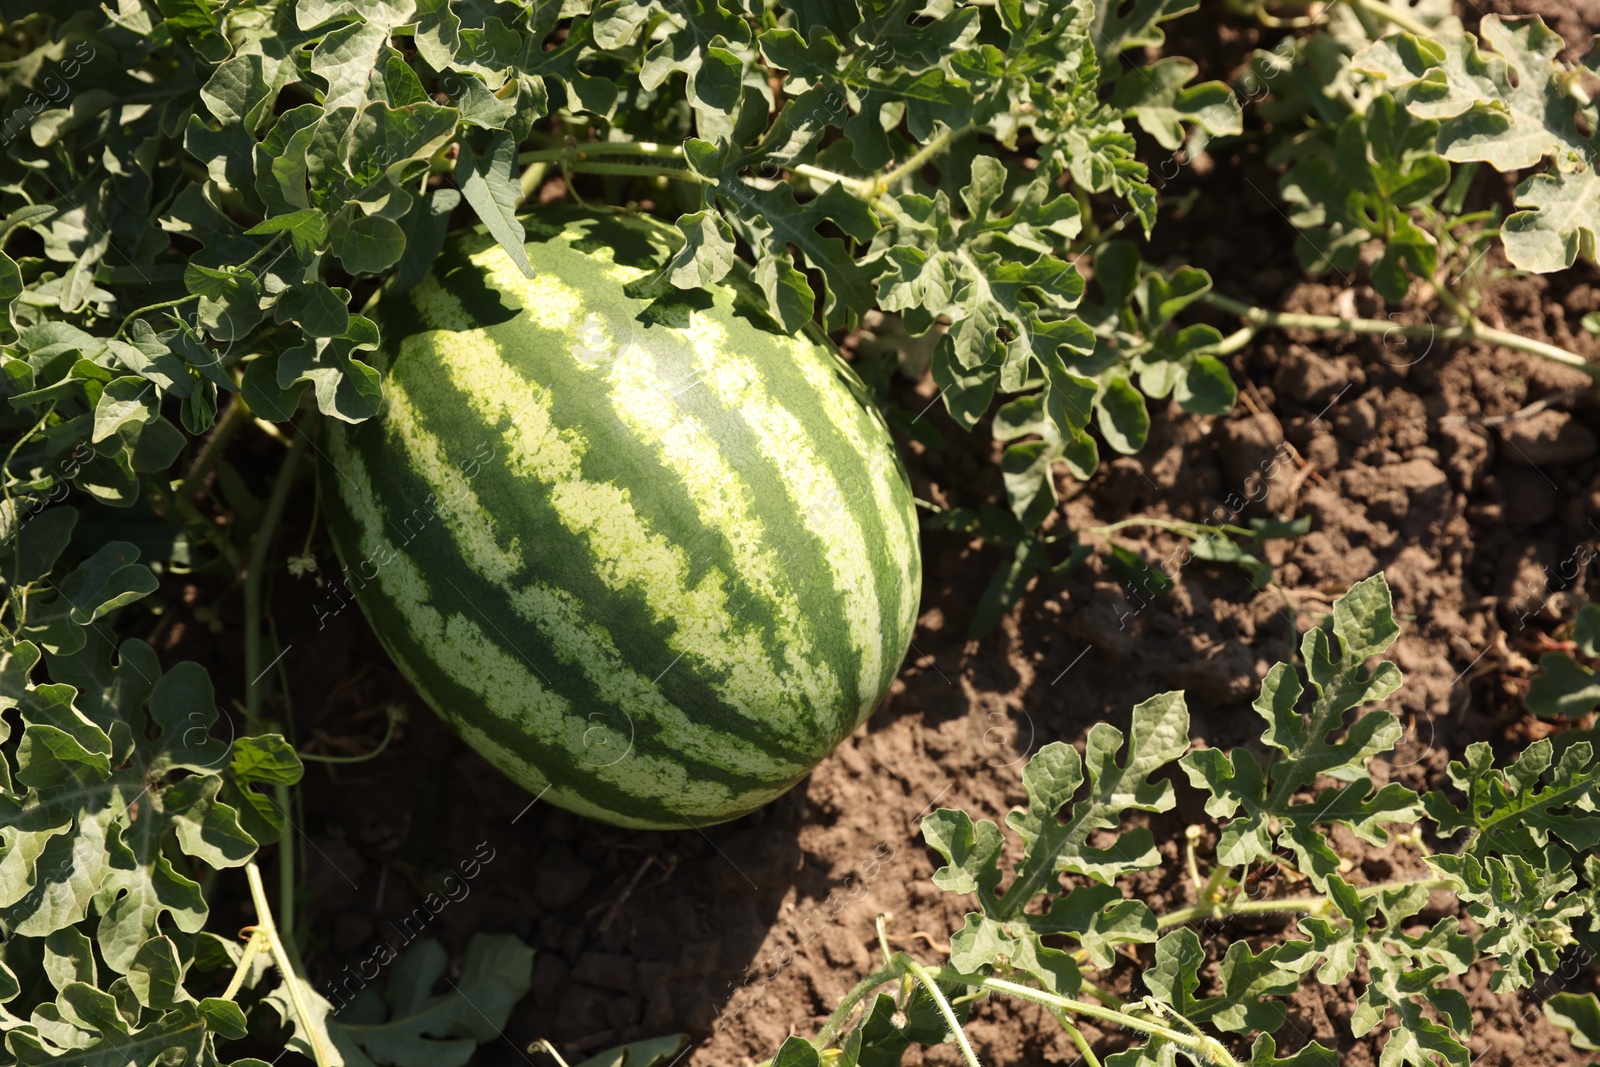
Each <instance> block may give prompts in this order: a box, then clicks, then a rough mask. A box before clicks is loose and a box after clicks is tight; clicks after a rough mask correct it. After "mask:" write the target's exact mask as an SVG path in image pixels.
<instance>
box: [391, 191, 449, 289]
mask: <svg viewBox="0 0 1600 1067" xmlns="http://www.w3.org/2000/svg"><path fill="white" fill-rule="evenodd" d="M460 204H461V194H460V193H459V192H458V191H456V190H455V189H450V188H445V187H441V188H438V189H435V190H433V191H432V192H431V193H429V194H428V196H427V198H426V199H422V200H418V202H417V204H416V206H415V207H414V208H413V209H412V213H411V215H410V216H408V219H407V225H406V226H405V227H404V228H405V230H406V250H405V254H404V255H402V256H401V257H400V262H399V263H398V264H396V265H395V269H394V275H393V277H391V278H390V280H389V291H390V292H394V293H403V292H405V291H406V290H408V289H411V288H413V287H415V286H416V285H417V283H418V282H420V281H422V279H423V277H424V276H425V275H426V274H427V273H428V269H429V268H430V267H432V266H433V261H434V260H435V259H437V258H439V253H440V252H441V251H442V250H443V249H444V238H445V232H446V231H447V229H448V228H449V225H450V213H451V212H452V211H454V210H455V209H456V208H457V207H459V206H460Z"/></svg>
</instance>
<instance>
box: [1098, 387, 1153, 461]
mask: <svg viewBox="0 0 1600 1067" xmlns="http://www.w3.org/2000/svg"><path fill="white" fill-rule="evenodd" d="M1097 413H1098V416H1099V426H1100V433H1101V434H1102V435H1103V436H1104V437H1105V439H1106V443H1107V444H1108V445H1110V446H1111V447H1112V448H1114V449H1116V450H1117V451H1118V452H1121V453H1122V454H1123V455H1125V456H1127V455H1132V454H1133V453H1135V452H1137V451H1139V450H1140V449H1141V448H1143V447H1144V442H1145V438H1146V437H1148V436H1149V434H1150V413H1149V412H1148V411H1147V410H1145V406H1144V397H1142V396H1140V395H1139V390H1137V389H1135V388H1134V387H1133V383H1131V382H1129V381H1128V379H1127V378H1125V377H1113V378H1111V379H1110V380H1109V381H1107V382H1106V383H1105V390H1104V392H1102V393H1101V395H1100V397H1099V403H1098V405H1097Z"/></svg>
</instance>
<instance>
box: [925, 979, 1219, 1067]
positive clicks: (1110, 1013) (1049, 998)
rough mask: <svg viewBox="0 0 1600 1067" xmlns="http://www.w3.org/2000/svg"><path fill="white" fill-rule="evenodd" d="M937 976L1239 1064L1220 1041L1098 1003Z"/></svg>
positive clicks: (987, 981)
mask: <svg viewBox="0 0 1600 1067" xmlns="http://www.w3.org/2000/svg"><path fill="white" fill-rule="evenodd" d="M939 973H940V975H941V976H942V977H945V978H948V979H950V980H951V981H961V982H965V983H967V984H968V985H975V986H982V987H983V988H985V989H988V990H991V991H993V992H995V993H1003V994H1005V995H1006V996H1012V997H1016V998H1018V999H1019V1000H1027V1001H1032V1002H1033V1003H1035V1004H1042V1005H1044V1006H1045V1007H1046V1008H1050V1009H1053V1010H1060V1011H1068V1012H1072V1013H1074V1014H1077V1015H1087V1016H1088V1017H1089V1018H1091V1019H1100V1020H1101V1021H1103V1022H1108V1023H1115V1024H1117V1025H1118V1026H1125V1027H1128V1028H1129V1029H1133V1030H1140V1031H1143V1032H1144V1033H1147V1034H1150V1035H1152V1036H1155V1037H1160V1038H1164V1039H1166V1040H1167V1041H1171V1042H1172V1043H1173V1044H1174V1045H1181V1046H1183V1047H1184V1048H1187V1049H1191V1050H1193V1051H1194V1052H1196V1053H1198V1054H1199V1055H1200V1056H1201V1057H1202V1058H1203V1059H1207V1060H1209V1061H1211V1062H1213V1063H1218V1064H1221V1065H1222V1067H1240V1064H1239V1061H1238V1060H1236V1059H1234V1058H1233V1056H1232V1054H1230V1053H1229V1052H1228V1050H1227V1049H1226V1048H1224V1047H1223V1046H1222V1044H1221V1043H1220V1042H1218V1041H1216V1040H1215V1039H1213V1038H1209V1037H1201V1036H1196V1035H1194V1034H1186V1033H1184V1032H1182V1031H1181V1030H1174V1029H1172V1028H1171V1027H1170V1026H1163V1025H1161V1024H1160V1023H1158V1022H1152V1021H1151V1020H1149V1019H1141V1018H1139V1017H1138V1016H1137V1015H1129V1014H1128V1013H1126V1012H1121V1011H1114V1010H1112V1009H1111V1008H1103V1007H1101V1006H1100V1005H1098V1004H1090V1003H1088V1002H1086V1001H1082V1000H1073V999H1072V998H1071V997H1063V996H1058V995H1057V994H1055V993H1047V992H1046V991H1044V990H1043V989H1034V988H1033V987H1032V986H1025V985H1019V984H1018V983H1016V982H1008V981H1006V980H1005V979H1004V978H985V977H983V976H981V975H973V974H966V975H964V974H959V973H957V972H954V971H949V970H948V968H947V969H946V970H942V971H940V972H939Z"/></svg>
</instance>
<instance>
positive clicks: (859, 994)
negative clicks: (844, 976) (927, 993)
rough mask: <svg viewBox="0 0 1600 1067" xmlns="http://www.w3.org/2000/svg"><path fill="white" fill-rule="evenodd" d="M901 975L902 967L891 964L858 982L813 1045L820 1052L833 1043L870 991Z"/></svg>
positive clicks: (812, 1040)
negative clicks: (856, 1007) (851, 1014)
mask: <svg viewBox="0 0 1600 1067" xmlns="http://www.w3.org/2000/svg"><path fill="white" fill-rule="evenodd" d="M899 977H900V969H899V968H897V967H892V966H890V967H885V968H883V969H882V970H878V971H873V972H872V973H871V974H869V975H867V976H866V977H865V978H863V979H862V980H861V981H859V982H857V983H856V984H855V987H854V988H853V989H851V990H850V992H848V993H846V994H845V995H844V999H843V1000H841V1001H840V1002H839V1006H838V1007H837V1008H835V1009H833V1014H832V1015H830V1016H828V1021H827V1022H825V1023H823V1024H822V1029H821V1030H819V1031H817V1036H816V1037H814V1038H812V1039H811V1044H812V1046H813V1047H814V1048H816V1049H817V1050H818V1051H819V1052H820V1051H821V1050H823V1049H825V1048H827V1047H828V1046H829V1045H830V1044H832V1043H833V1039H834V1038H836V1037H838V1036H839V1031H840V1030H841V1029H843V1028H844V1024H845V1020H847V1019H849V1018H850V1013H851V1012H852V1011H854V1010H855V1006H856V1005H857V1004H859V1003H861V1001H862V999H863V998H865V997H866V995H867V994H868V993H870V992H872V991H873V990H874V989H877V988H878V987H879V986H881V985H883V984H884V983H885V982H892V981H894V980H895V979H896V978H899Z"/></svg>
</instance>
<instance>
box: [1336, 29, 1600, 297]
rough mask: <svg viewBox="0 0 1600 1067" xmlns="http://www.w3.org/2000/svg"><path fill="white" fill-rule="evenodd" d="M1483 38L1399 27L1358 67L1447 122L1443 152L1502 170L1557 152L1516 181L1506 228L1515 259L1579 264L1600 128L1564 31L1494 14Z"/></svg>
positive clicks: (1585, 251)
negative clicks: (1578, 94)
mask: <svg viewBox="0 0 1600 1067" xmlns="http://www.w3.org/2000/svg"><path fill="white" fill-rule="evenodd" d="M1478 34H1479V36H1480V37H1481V38H1482V40H1483V41H1484V42H1486V43H1487V44H1489V45H1491V46H1492V47H1493V49H1494V51H1493V52H1490V53H1485V52H1482V51H1480V50H1479V47H1478V43H1479V37H1474V36H1473V35H1471V34H1467V33H1464V32H1459V31H1458V32H1453V33H1442V34H1440V35H1439V37H1438V38H1437V39H1436V40H1422V39H1419V38H1416V37H1413V36H1412V35H1410V34H1396V35H1394V36H1392V37H1388V38H1386V39H1384V40H1382V41H1379V42H1377V43H1375V44H1373V45H1371V46H1369V47H1368V48H1366V49H1365V50H1363V51H1362V52H1361V53H1360V54H1359V55H1358V56H1356V57H1355V61H1354V62H1355V66H1356V67H1357V69H1359V70H1362V71H1364V72H1366V73H1370V74H1373V75H1375V76H1377V77H1379V78H1382V79H1384V80H1385V81H1386V82H1387V83H1388V85H1389V87H1390V88H1391V91H1392V92H1393V93H1394V97H1395V99H1396V100H1397V101H1398V102H1399V103H1400V104H1401V105H1402V106H1404V107H1405V108H1406V109H1407V110H1408V111H1410V112H1411V114H1412V115H1414V116H1416V117H1418V118H1422V119H1428V120H1436V121H1437V122H1438V123H1439V128H1438V139H1437V150H1438V152H1439V154H1440V155H1442V156H1444V157H1445V158H1446V159H1448V160H1451V161H1454V162H1461V163H1465V162H1485V163H1488V164H1490V165H1491V166H1493V167H1494V168H1495V169H1496V170H1500V171H1503V172H1509V171H1515V170H1521V169H1524V168H1527V167H1532V166H1534V165H1535V164H1537V163H1539V162H1541V161H1545V160H1548V161H1549V163H1550V168H1549V170H1548V172H1546V173H1544V174H1537V175H1534V176H1533V177H1531V178H1529V179H1528V180H1526V181H1524V182H1523V183H1522V184H1521V185H1519V186H1518V187H1517V190H1516V193H1515V202H1516V205H1517V207H1519V208H1521V209H1522V210H1520V211H1518V212H1516V213H1515V214H1513V215H1511V216H1510V217H1509V218H1507V219H1506V221H1505V224H1504V225H1503V227H1502V228H1501V236H1502V239H1503V241H1504V242H1505V248H1506V257H1507V258H1508V259H1510V260H1511V262H1512V264H1513V265H1514V266H1516V267H1519V268H1522V269H1524V270H1532V271H1538V272H1548V271H1554V270H1561V269H1562V268H1564V267H1570V266H1571V265H1572V264H1573V262H1574V261H1575V259H1576V258H1577V257H1578V256H1584V257H1586V258H1591V259H1592V258H1593V256H1594V250H1595V230H1596V224H1595V221H1594V220H1595V219H1596V218H1600V176H1597V174H1596V170H1595V166H1594V161H1595V159H1596V158H1600V130H1597V129H1596V127H1595V122H1594V115H1593V112H1592V111H1589V112H1588V113H1587V114H1585V112H1584V105H1582V104H1580V103H1579V101H1578V100H1577V99H1575V98H1574V97H1573V96H1572V95H1571V94H1570V93H1569V92H1568V91H1567V82H1568V81H1569V80H1570V78H1571V77H1572V73H1571V71H1570V70H1569V69H1568V68H1566V67H1565V66H1564V65H1563V64H1561V63H1560V62H1559V61H1558V60H1557V58H1556V57H1557V55H1558V53H1559V52H1560V51H1561V49H1562V47H1563V42H1562V40H1561V38H1560V36H1559V35H1557V34H1555V33H1552V32H1551V31H1550V30H1549V29H1548V28H1547V27H1546V26H1545V24H1544V21H1543V20H1542V19H1540V18H1539V17H1537V16H1535V17H1533V18H1532V19H1530V20H1528V21H1525V22H1519V23H1517V24H1513V25H1508V24H1506V23H1504V22H1502V21H1501V19H1500V17H1499V16H1498V15H1489V16H1486V17H1485V18H1484V19H1483V21H1482V22H1481V23H1480V24H1479V27H1478Z"/></svg>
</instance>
